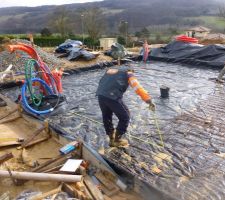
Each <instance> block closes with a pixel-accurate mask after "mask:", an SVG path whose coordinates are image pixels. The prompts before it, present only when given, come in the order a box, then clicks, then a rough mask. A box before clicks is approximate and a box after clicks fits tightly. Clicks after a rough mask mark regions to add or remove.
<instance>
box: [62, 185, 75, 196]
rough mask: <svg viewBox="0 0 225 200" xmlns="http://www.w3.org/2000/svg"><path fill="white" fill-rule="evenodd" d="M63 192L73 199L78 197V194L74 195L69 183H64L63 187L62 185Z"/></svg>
mask: <svg viewBox="0 0 225 200" xmlns="http://www.w3.org/2000/svg"><path fill="white" fill-rule="evenodd" d="M62 191H64V192H66V193H67V194H69V196H71V197H72V198H74V197H76V194H75V193H74V190H73V187H72V186H70V185H69V184H67V183H63V185H62Z"/></svg>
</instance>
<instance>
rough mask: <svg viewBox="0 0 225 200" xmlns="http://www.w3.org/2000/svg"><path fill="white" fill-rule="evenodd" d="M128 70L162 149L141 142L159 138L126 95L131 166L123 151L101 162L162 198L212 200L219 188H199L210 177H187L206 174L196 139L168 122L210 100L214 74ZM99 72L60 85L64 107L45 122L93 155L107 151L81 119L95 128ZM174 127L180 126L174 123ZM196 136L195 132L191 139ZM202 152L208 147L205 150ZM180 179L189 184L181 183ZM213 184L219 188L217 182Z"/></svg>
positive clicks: (176, 68) (145, 67)
mask: <svg viewBox="0 0 225 200" xmlns="http://www.w3.org/2000/svg"><path fill="white" fill-rule="evenodd" d="M134 69H135V74H136V76H137V78H138V80H139V82H140V83H141V84H142V85H143V86H144V88H145V89H146V90H148V91H149V92H150V94H151V96H152V97H153V101H154V102H155V104H156V106H157V110H156V115H157V118H158V119H159V125H160V127H161V130H162V132H163V134H164V135H163V137H164V143H165V148H164V149H161V148H159V147H158V146H156V147H155V146H152V145H149V144H147V143H144V142H143V141H149V142H153V143H155V144H159V143H160V138H159V135H158V133H157V129H156V126H155V123H154V118H153V115H152V113H151V112H149V110H147V109H146V108H147V105H146V104H145V103H144V102H142V101H141V100H140V98H139V97H138V96H136V95H135V93H134V91H132V90H131V89H129V90H128V91H127V92H126V94H125V95H124V101H125V103H126V104H127V105H128V107H129V109H130V111H131V123H130V127H129V129H128V133H127V136H128V138H129V139H130V143H131V147H130V156H131V158H132V160H131V161H128V160H126V159H124V158H123V151H120V150H116V151H113V152H111V153H110V152H106V154H105V157H106V158H107V160H108V161H109V162H111V163H114V165H115V166H117V167H118V168H122V169H125V171H127V172H129V173H130V174H132V175H135V178H137V179H140V180H142V181H143V182H146V183H148V185H151V186H153V187H154V188H157V189H158V190H159V191H160V192H161V193H162V194H164V193H166V194H168V193H169V194H170V195H171V196H173V197H174V198H175V199H185V200H186V199H188V200H193V199H198V200H199V199H204V194H206V195H208V196H209V199H210V198H211V199H213V197H214V193H215V192H217V191H218V190H220V191H219V192H221V189H220V188H221V187H218V188H219V189H218V190H216V189H215V190H211V189H210V190H207V189H206V191H204V188H207V186H205V185H204V184H206V183H209V182H210V180H212V178H213V177H209V179H207V181H208V182H202V185H199V181H201V180H202V174H201V173H197V175H199V177H200V178H197V177H195V176H194V177H192V170H194V169H195V167H196V166H195V165H198V162H200V164H201V165H203V166H201V167H202V168H203V169H205V168H208V165H206V164H205V163H204V164H205V168H204V164H203V163H202V162H201V161H202V160H201V159H202V158H201V156H200V158H199V159H200V161H199V160H196V159H194V157H192V156H194V155H195V156H199V155H201V154H200V153H199V152H200V151H201V150H202V146H201V144H199V143H196V141H195V140H197V139H198V138H197V139H196V138H195V137H194V136H195V135H191V134H190V135H188V136H186V135H185V134H187V133H186V132H184V133H183V132H182V131H184V130H189V129H188V126H187V124H185V123H184V124H182V123H180V124H179V123H177V122H176V121H175V122H176V123H175V122H174V119H176V117H178V116H182V113H183V112H191V111H192V109H194V108H197V107H198V106H199V105H200V104H199V102H200V101H202V100H206V99H207V98H208V97H209V96H210V95H213V94H214V92H215V89H216V83H215V82H213V81H211V80H209V79H210V78H212V77H216V75H217V73H218V71H215V70H212V69H210V68H209V69H208V70H205V69H201V68H195V67H186V66H185V67H184V66H182V65H176V64H168V63H161V62H153V61H150V63H148V64H143V63H136V64H135V65H134ZM104 71H105V70H102V68H100V69H99V68H98V69H96V70H91V71H86V72H84V73H77V72H75V73H76V74H74V75H71V76H67V77H65V78H64V79H63V88H64V94H65V95H66V96H67V101H68V104H65V105H64V106H62V107H61V108H60V110H59V111H58V112H57V111H56V112H55V113H52V114H51V115H50V116H48V117H49V119H50V123H52V124H53V125H54V124H57V126H58V127H60V129H62V130H63V133H64V136H65V137H67V138H77V139H81V140H84V141H85V142H86V143H88V144H89V145H90V146H92V147H93V148H94V149H98V147H99V146H102V145H103V146H105V147H106V148H108V143H107V142H106V138H107V137H106V135H105V133H104V128H103V126H102V125H101V124H97V123H94V122H93V121H90V120H88V119H87V118H85V117H88V118H90V119H94V120H96V121H98V122H101V121H102V117H101V111H100V108H99V106H98V102H97V98H96V96H95V91H96V88H97V85H98V82H99V80H100V78H101V76H102V75H103V74H104ZM161 85H166V86H168V87H169V88H170V98H168V99H162V98H160V88H159V86H161ZM4 93H5V94H7V95H9V96H11V97H14V95H15V94H16V92H15V90H14V89H13V90H7V91H4ZM202 115H203V114H202ZM82 116H83V117H82ZM203 117H204V116H203ZM181 119H182V118H181ZM184 121H185V120H184ZM195 121H196V120H195ZM114 122H117V119H116V118H114ZM178 122H180V121H179V120H178ZM185 122H186V121H185ZM191 123H192V125H193V124H194V121H193V122H192V121H191ZM178 125H179V130H176V132H175V133H173V132H172V133H171V131H172V130H174V127H173V126H175V128H176V126H178ZM196 127H198V126H196ZM200 130H201V129H200ZM188 133H189V132H188ZM200 134H201V132H200V133H198V134H197V136H198V135H200ZM129 135H133V136H136V137H138V138H140V139H142V142H140V141H139V140H136V139H133V138H131V137H129ZM189 137H190V138H189ZM209 137H210V135H208V136H204V137H202V138H201V139H202V140H203V141H202V142H203V143H208V141H207V140H208V138H209ZM216 137H217V136H216ZM193 139H194V140H193ZM220 139H221V137H220ZM198 140H199V139H198ZM198 140H197V142H198ZM212 142H213V143H214V142H215V141H214V140H213V141H212ZM215 145H216V147H217V148H218V149H219V151H221V152H224V151H225V150H224V149H223V147H222V146H221V144H220V143H219V144H218V142H216V144H214V146H215ZM192 148H194V149H192ZM208 149H209V147H207V150H208ZM196 150H197V152H196ZM189 151H190V152H189ZM192 151H193V152H192ZM161 154H162V155H163V156H165V155H167V156H168V159H161V160H162V164H161V165H162V166H161V165H160V166H158V167H159V168H160V167H161V168H163V169H161V170H162V171H161V173H159V174H157V173H155V172H154V171H152V167H153V166H154V165H158V162H157V159H158V157H160V156H159V155H161ZM212 155H213V154H212ZM212 155H211V154H210V157H209V158H210V160H211V162H212V164H215V163H216V161H217V159H215V160H214V159H212V157H211V156H212ZM157 156H158V157H157ZM207 156H208V154H207V153H206V158H207ZM156 158H157V159H156ZM193 160H194V166H193V167H194V169H192V165H191V166H190V168H189V165H187V166H186V165H185V163H186V162H187V163H192V162H193ZM204 161H205V160H204ZM195 162H196V163H195ZM140 163H144V165H143V166H145V165H146V166H147V168H145V167H143V166H140V165H139V164H140ZM205 170H206V169H205ZM194 172H195V170H194ZM123 173H124V172H123ZM123 173H122V174H123ZM185 177H187V180H189V179H190V180H191V181H187V182H185V180H186V179H185ZM217 177H218V175H216V176H215V181H217V180H218V179H217ZM181 178H184V182H180V181H181V180H180V179H181ZM205 178H206V177H205ZM182 180H183V179H182ZM204 180H205V179H204ZM195 181H196V182H195ZM218 183H219V184H221V183H220V181H218ZM204 186H205V187H204ZM210 186H211V184H210ZM196 187H199V188H201V192H202V193H200V194H199V193H198V192H195V191H194V188H196ZM211 192H213V194H211ZM201 195H202V196H201ZM210 195H211V196H210ZM149 196H150V195H149ZM220 196H221V195H220ZM147 197H148V196H147ZM214 199H219V198H214Z"/></svg>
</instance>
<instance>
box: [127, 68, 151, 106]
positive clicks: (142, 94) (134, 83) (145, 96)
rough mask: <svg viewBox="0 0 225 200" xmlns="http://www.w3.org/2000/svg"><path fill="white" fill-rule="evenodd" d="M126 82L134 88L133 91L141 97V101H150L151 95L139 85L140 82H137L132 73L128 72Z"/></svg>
mask: <svg viewBox="0 0 225 200" xmlns="http://www.w3.org/2000/svg"><path fill="white" fill-rule="evenodd" d="M128 83H129V85H130V86H131V87H132V88H133V89H134V91H135V92H136V94H137V95H139V96H140V97H141V99H142V100H143V101H145V102H146V103H147V102H148V101H151V96H150V95H149V94H148V92H147V91H146V90H145V89H144V88H143V87H142V86H141V84H140V83H139V82H138V80H137V78H136V77H135V76H134V74H133V73H132V72H128Z"/></svg>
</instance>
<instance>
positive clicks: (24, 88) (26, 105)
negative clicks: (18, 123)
mask: <svg viewBox="0 0 225 200" xmlns="http://www.w3.org/2000/svg"><path fill="white" fill-rule="evenodd" d="M33 82H39V83H41V85H43V86H44V88H45V89H46V90H47V92H48V93H49V94H50V95H52V94H54V93H53V91H52V89H51V88H50V87H49V86H48V84H47V83H46V82H45V81H43V80H42V79H40V78H32V79H31V84H32V83H33ZM27 87H28V82H27V81H26V82H25V83H24V84H23V87H22V89H21V96H22V104H23V106H24V107H25V109H26V110H28V111H29V112H31V113H33V114H37V115H41V114H48V113H50V112H52V111H53V110H54V109H53V108H50V109H48V110H43V111H38V110H35V109H33V108H32V107H31V106H30V105H29V103H28V102H27V98H26V90H27Z"/></svg>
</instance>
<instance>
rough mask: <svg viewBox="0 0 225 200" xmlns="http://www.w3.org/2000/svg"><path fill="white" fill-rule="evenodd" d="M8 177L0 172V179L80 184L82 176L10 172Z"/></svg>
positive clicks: (7, 173) (6, 172) (2, 171)
mask: <svg viewBox="0 0 225 200" xmlns="http://www.w3.org/2000/svg"><path fill="white" fill-rule="evenodd" d="M11 173H12V176H10V174H9V172H8V171H5V170H0V177H3V178H10V177H12V178H15V179H23V180H36V181H57V182H71V183H72V182H80V181H81V180H82V175H67V174H47V173H33V172H16V171H11Z"/></svg>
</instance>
